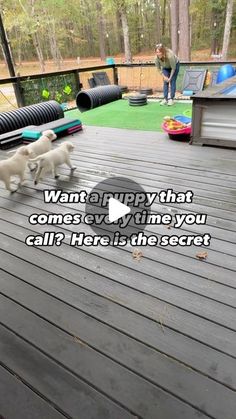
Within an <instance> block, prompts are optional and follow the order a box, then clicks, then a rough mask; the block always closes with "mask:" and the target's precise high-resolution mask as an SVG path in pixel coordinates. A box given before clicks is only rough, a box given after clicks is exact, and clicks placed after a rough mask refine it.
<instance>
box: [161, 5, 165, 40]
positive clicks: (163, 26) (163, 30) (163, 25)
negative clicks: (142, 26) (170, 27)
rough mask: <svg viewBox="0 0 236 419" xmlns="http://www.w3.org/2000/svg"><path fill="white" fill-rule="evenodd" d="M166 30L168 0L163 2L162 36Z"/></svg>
mask: <svg viewBox="0 0 236 419" xmlns="http://www.w3.org/2000/svg"><path fill="white" fill-rule="evenodd" d="M165 31H166V0H164V2H163V15H162V31H161V35H162V37H164V36H165Z"/></svg>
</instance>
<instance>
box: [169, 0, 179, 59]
mask: <svg viewBox="0 0 236 419" xmlns="http://www.w3.org/2000/svg"><path fill="white" fill-rule="evenodd" d="M170 14H171V48H172V50H173V51H174V53H175V54H178V50H179V42H178V38H179V34H178V29H179V1H178V0H171V4H170Z"/></svg>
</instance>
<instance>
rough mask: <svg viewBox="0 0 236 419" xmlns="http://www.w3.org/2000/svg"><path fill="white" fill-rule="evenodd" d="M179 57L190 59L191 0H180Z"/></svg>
mask: <svg viewBox="0 0 236 419" xmlns="http://www.w3.org/2000/svg"><path fill="white" fill-rule="evenodd" d="M179 58H180V60H182V61H190V21H189V0H179Z"/></svg>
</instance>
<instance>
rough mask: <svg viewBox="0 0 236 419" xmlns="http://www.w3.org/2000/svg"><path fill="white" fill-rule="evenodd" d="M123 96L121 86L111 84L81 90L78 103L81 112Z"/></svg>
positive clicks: (77, 98) (77, 99) (77, 97)
mask: <svg viewBox="0 0 236 419" xmlns="http://www.w3.org/2000/svg"><path fill="white" fill-rule="evenodd" d="M121 98H122V92H121V88H120V87H119V86H117V85H116V84H109V85H107V86H97V87H94V88H92V89H88V90H83V91H81V92H79V93H78V94H77V96H76V105H77V107H78V108H79V110H80V111H81V112H85V111H89V110H90V109H93V108H97V107H98V106H102V105H105V104H106V103H110V102H114V101H115V100H118V99H121Z"/></svg>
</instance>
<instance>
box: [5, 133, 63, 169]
mask: <svg viewBox="0 0 236 419" xmlns="http://www.w3.org/2000/svg"><path fill="white" fill-rule="evenodd" d="M56 138H57V136H56V134H55V133H54V132H53V131H52V130H50V129H48V130H46V131H43V132H42V135H41V137H39V138H38V140H36V141H34V142H32V143H30V144H27V145H26V146H25V147H26V148H27V150H28V151H29V158H30V159H33V158H35V157H37V156H40V154H43V153H46V152H47V151H49V150H51V148H52V141H53V140H55V139H56ZM14 152H15V150H12V151H9V153H14ZM28 166H29V168H30V170H34V169H35V168H36V167H37V165H36V166H35V165H32V164H31V163H30V162H29V163H28Z"/></svg>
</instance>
